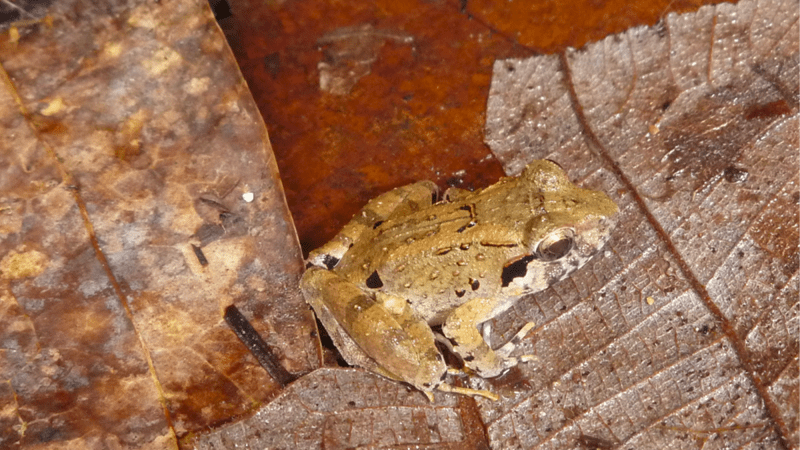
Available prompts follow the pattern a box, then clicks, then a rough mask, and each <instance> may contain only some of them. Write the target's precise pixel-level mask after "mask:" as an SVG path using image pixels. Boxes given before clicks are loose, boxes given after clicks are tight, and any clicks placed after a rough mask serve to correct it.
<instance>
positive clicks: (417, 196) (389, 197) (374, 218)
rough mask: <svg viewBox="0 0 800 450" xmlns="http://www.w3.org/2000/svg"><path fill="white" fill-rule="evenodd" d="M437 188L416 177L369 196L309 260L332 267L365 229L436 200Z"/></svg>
mask: <svg viewBox="0 0 800 450" xmlns="http://www.w3.org/2000/svg"><path fill="white" fill-rule="evenodd" d="M438 193H439V188H438V187H437V186H436V184H435V183H433V182H431V181H418V182H416V183H412V184H408V185H405V186H401V187H398V188H395V189H392V190H391V191H389V192H386V193H383V194H381V195H379V196H377V197H375V198H373V199H372V200H370V201H369V202H368V203H367V204H366V205H364V207H363V208H361V211H359V212H358V213H357V214H356V215H355V216H353V219H352V220H351V221H350V222H349V223H348V224H347V225H345V226H344V228H342V231H340V232H339V234H337V235H336V236H335V237H334V238H333V239H331V241H330V242H328V243H327V244H325V245H323V246H322V247H320V248H318V249H316V250H314V251H312V252H311V253H310V254H309V255H308V262H309V263H310V264H311V265H314V266H317V267H325V268H327V269H333V268H334V267H336V264H338V262H339V260H341V259H342V257H343V256H344V254H345V253H346V252H347V250H348V249H349V248H350V247H351V246H352V245H353V243H354V242H356V241H357V240H358V239H359V238H361V237H362V235H363V234H364V233H365V232H369V231H372V230H373V229H374V228H376V227H377V226H378V225H380V224H381V222H383V221H385V220H387V219H391V218H392V217H397V216H403V215H408V214H411V213H413V212H415V211H418V210H420V209H423V208H426V207H428V206H431V205H432V204H433V203H434V202H436V197H437V195H438Z"/></svg>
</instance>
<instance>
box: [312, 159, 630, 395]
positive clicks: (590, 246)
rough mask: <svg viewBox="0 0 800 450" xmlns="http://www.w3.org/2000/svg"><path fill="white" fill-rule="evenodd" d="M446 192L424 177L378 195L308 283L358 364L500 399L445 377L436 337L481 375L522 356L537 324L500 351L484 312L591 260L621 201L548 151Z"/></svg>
mask: <svg viewBox="0 0 800 450" xmlns="http://www.w3.org/2000/svg"><path fill="white" fill-rule="evenodd" d="M436 195H437V188H436V185H435V184H434V183H432V182H429V181H421V182H418V183H414V184H410V185H408V186H403V187H400V188H397V189H394V190H392V191H390V192H387V193H385V194H383V195H380V196H378V197H377V198H375V199H373V200H371V201H370V202H369V203H367V205H366V206H365V207H364V208H363V209H362V210H361V212H360V213H358V214H357V215H356V216H355V217H354V218H353V219H352V220H351V221H350V223H348V224H347V225H346V226H345V227H344V228H343V229H342V231H341V232H340V233H339V234H338V235H337V236H336V237H335V238H334V239H333V240H331V241H330V242H328V243H327V244H325V245H323V246H322V247H320V248H319V249H317V250H315V251H313V252H311V254H310V255H309V260H308V265H309V267H308V270H307V271H306V273H305V275H304V276H303V278H302V281H301V289H302V291H303V294H304V296H305V298H306V300H307V301H308V303H309V304H310V305H311V306H312V308H313V309H314V312H315V313H316V314H317V317H319V319H320V321H321V322H322V324H323V325H324V326H325V328H326V330H328V333H329V334H330V335H331V338H332V339H333V342H334V344H335V345H336V347H337V348H338V349H339V351H340V352H341V354H342V356H343V357H344V359H345V360H346V361H347V362H348V363H350V364H352V365H357V366H361V367H364V368H366V369H368V370H371V371H373V372H376V373H379V374H381V375H383V376H385V377H388V378H391V379H394V380H399V381H404V382H406V383H409V384H411V385H412V386H414V387H416V388H417V389H420V390H421V391H423V392H424V393H426V394H427V395H428V397H429V398H432V395H431V392H432V391H433V390H435V389H438V390H441V391H447V392H459V393H463V394H470V395H474V394H478V395H484V396H486V397H489V398H496V396H495V395H494V394H492V393H490V392H487V391H478V390H472V389H465V388H457V387H453V386H451V385H449V384H447V383H445V382H444V381H445V378H446V375H447V373H448V370H447V366H446V364H445V361H444V358H443V356H442V354H441V353H440V352H439V350H438V349H437V347H436V345H435V342H436V341H439V342H442V343H444V344H446V345H447V346H448V347H449V348H450V349H451V350H452V351H453V352H454V353H455V354H456V355H458V356H460V357H461V358H462V359H463V361H464V364H465V365H466V367H467V368H468V369H470V370H471V371H473V372H475V373H476V374H477V375H479V376H481V377H494V376H497V375H500V374H501V373H502V372H503V371H504V370H506V369H508V368H509V367H512V366H514V365H516V364H517V363H518V361H519V360H520V358H517V357H512V356H510V354H511V352H512V351H513V350H514V348H515V345H516V344H517V343H518V342H519V341H520V340H521V339H522V338H523V337H524V336H525V334H526V333H527V332H528V331H529V330H530V329H531V328H532V327H533V326H534V324H533V323H529V324H527V325H525V326H524V327H523V328H522V329H521V330H520V331H519V332H518V333H517V334H516V336H515V337H514V338H512V339H511V340H510V341H509V342H507V343H506V344H505V345H502V346H500V347H499V348H498V349H493V348H492V347H491V346H490V344H489V342H487V336H488V335H489V333H488V325H485V322H487V321H488V320H490V319H492V318H494V317H496V316H497V315H499V314H501V313H502V312H504V311H506V310H507V309H508V308H510V307H511V306H512V305H513V304H514V303H515V302H516V301H517V300H518V299H519V298H520V297H521V296H522V295H525V294H530V293H534V292H538V291H541V290H543V289H546V288H547V287H548V286H550V285H552V284H554V283H556V282H558V281H559V280H562V279H564V278H565V277H567V276H568V275H569V274H570V273H571V272H573V271H574V270H576V269H578V268H579V267H581V266H582V265H583V264H585V263H586V262H587V261H588V260H589V259H590V258H591V257H592V255H594V254H595V253H597V252H598V251H599V250H600V249H601V248H602V247H603V245H604V244H605V242H606V240H607V239H608V236H609V233H610V230H611V228H612V227H613V225H614V215H615V214H616V212H617V210H618V208H617V206H616V205H615V204H614V202H613V201H611V199H610V198H609V197H608V196H606V195H605V194H604V193H602V192H597V191H592V190H587V189H581V188H579V187H576V186H575V185H573V184H572V183H571V182H570V181H569V179H567V176H566V174H565V173H564V171H563V170H561V168H560V167H559V166H558V165H556V164H555V163H553V162H550V161H545V160H536V161H533V162H531V163H530V164H529V165H528V166H527V168H526V169H525V170H524V171H523V172H522V174H520V175H519V176H517V177H508V178H503V179H501V180H500V181H498V182H497V183H496V184H494V185H492V186H489V187H487V188H485V189H481V190H478V191H475V192H469V191H465V190H458V189H449V190H448V191H447V192H446V193H445V195H444V199H443V200H441V201H439V202H437V203H435V199H436ZM435 326H441V333H443V335H444V336H441V335H440V334H438V333H437V332H434V331H433V330H432V328H431V327H435Z"/></svg>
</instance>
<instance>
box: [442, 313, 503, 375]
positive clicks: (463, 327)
mask: <svg viewBox="0 0 800 450" xmlns="http://www.w3.org/2000/svg"><path fill="white" fill-rule="evenodd" d="M494 303H495V302H494V301H492V300H491V299H485V298H476V299H472V300H470V301H468V302H467V303H464V304H463V305H461V306H459V307H458V308H456V309H455V310H453V312H452V313H450V315H449V316H448V317H447V320H446V321H445V323H444V326H443V327H442V331H443V332H444V335H445V336H447V337H448V338H450V339H451V340H453V341H455V346H454V347H453V350H454V351H455V352H456V353H457V354H458V355H459V356H461V358H462V359H463V360H464V364H466V366H467V367H469V368H470V369H472V370H474V371H476V372H477V373H478V375H480V376H482V377H487V378H488V377H494V376H497V375H500V373H501V372H503V371H504V370H505V369H507V368H509V367H511V366H513V365H515V364H516V363H517V360H516V358H510V357H508V356H507V355H508V352H507V349H504V351H503V352H502V353H501V354H498V353H497V352H495V351H494V350H492V348H491V347H490V346H489V344H487V343H486V341H485V340H484V339H483V336H481V333H480V332H479V331H478V325H479V324H480V323H481V322H483V321H485V320H486V318H487V317H490V313H491V311H492V309H493V308H494ZM512 348H513V347H512Z"/></svg>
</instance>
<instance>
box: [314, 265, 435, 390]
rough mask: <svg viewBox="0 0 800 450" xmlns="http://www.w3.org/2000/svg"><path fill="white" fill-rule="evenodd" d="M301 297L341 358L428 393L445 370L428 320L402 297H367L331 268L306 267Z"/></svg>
mask: <svg viewBox="0 0 800 450" xmlns="http://www.w3.org/2000/svg"><path fill="white" fill-rule="evenodd" d="M300 287H301V289H302V291H303V295H304V296H305V298H306V301H308V302H309V303H310V304H311V306H312V308H314V311H315V312H316V313H317V317H319V319H320V321H321V322H322V324H323V325H324V326H325V329H326V330H328V332H329V334H330V335H331V338H332V339H333V341H334V344H336V347H337V348H338V349H339V350H340V352H341V353H342V356H343V357H344V359H345V360H346V361H347V362H348V363H350V364H353V365H359V366H361V367H364V368H366V369H369V370H372V371H373V372H376V373H379V374H381V375H383V376H385V377H387V378H392V379H395V380H399V381H404V382H406V383H409V384H411V385H412V386H414V387H416V388H417V389H420V390H422V391H424V392H426V393H430V391H431V390H433V389H435V388H436V387H437V386H439V385H440V383H441V382H442V380H443V379H444V377H445V375H446V373H447V366H446V365H445V363H444V358H443V357H442V355H441V353H439V350H438V349H437V348H436V345H435V343H434V340H435V337H434V334H433V331H432V330H431V329H430V327H429V326H428V324H427V323H426V322H425V321H424V320H422V319H420V318H418V317H416V315H415V314H414V313H413V311H412V310H411V309H410V308H409V307H408V306H407V303H406V302H405V301H394V299H383V300H384V301H386V304H385V305H384V304H383V303H381V302H380V301H377V300H376V299H374V298H372V297H371V296H369V295H367V294H366V293H365V292H364V291H363V290H361V289H360V288H359V287H358V286H356V285H355V284H353V283H351V282H350V281H348V280H346V279H345V278H343V277H341V276H340V275H338V274H337V273H335V272H332V271H329V270H325V269H321V268H318V267H311V268H309V269H308V270H307V271H306V273H305V274H304V275H303V279H302V280H301V282H300Z"/></svg>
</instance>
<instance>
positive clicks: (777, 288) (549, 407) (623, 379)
mask: <svg viewBox="0 0 800 450" xmlns="http://www.w3.org/2000/svg"><path fill="white" fill-rule="evenodd" d="M799 99H800V94H799V93H798V11H797V5H796V3H793V2H788V1H784V2H779V1H776V2H771V1H758V2H757V1H742V2H740V3H739V4H738V5H736V6H734V5H728V4H722V5H717V6H715V7H703V8H701V9H700V10H699V11H698V12H697V13H694V14H685V15H680V16H678V15H669V16H668V17H667V19H666V20H665V21H664V22H663V23H661V24H659V25H658V26H656V27H653V28H637V29H632V30H630V31H628V32H626V33H623V34H621V35H618V36H612V37H609V38H607V39H605V40H604V41H602V42H599V43H596V44H591V45H589V46H587V47H586V48H585V49H582V50H577V51H569V52H567V53H566V54H564V55H561V56H547V57H540V58H531V59H527V60H506V61H498V62H497V63H496V64H495V77H494V79H493V84H492V91H491V94H490V99H489V107H488V113H487V116H488V117H487V138H488V140H489V142H490V144H491V145H492V149H493V150H494V151H495V153H496V154H497V155H498V157H499V158H500V159H501V161H502V162H503V163H504V165H505V167H506V170H507V171H508V172H511V173H514V172H518V171H519V170H521V168H522V167H523V165H524V164H525V163H526V162H527V161H528V160H530V159H533V158H551V159H553V160H555V161H557V162H559V163H561V164H562V165H563V166H564V167H565V168H567V169H568V170H569V172H570V173H571V175H572V176H573V177H574V178H577V179H582V180H583V181H584V184H587V185H590V186H593V187H598V188H601V189H603V190H604V191H606V192H612V193H616V198H617V199H618V203H619V204H620V206H621V209H622V217H621V220H620V224H621V226H619V227H618V229H617V230H616V231H615V233H614V236H613V237H612V240H611V246H610V248H608V251H607V255H606V257H605V258H602V259H596V260H595V261H593V264H592V266H593V267H590V268H589V269H588V270H584V273H583V274H578V275H575V276H573V277H572V278H573V280H572V283H562V284H561V285H559V286H556V287H555V289H552V290H550V291H549V292H547V293H545V295H541V296H536V297H535V298H533V299H528V300H527V301H526V302H523V303H521V304H519V305H517V311H518V316H519V317H515V318H514V319H513V321H512V323H513V325H512V329H513V326H514V325H516V326H519V325H520V324H522V323H524V322H526V321H528V320H534V321H536V322H537V323H539V324H541V325H542V326H541V328H539V329H538V330H537V332H536V334H535V335H534V336H533V338H532V341H533V347H532V352H533V353H534V354H536V355H538V356H539V362H538V364H537V363H534V364H529V365H527V366H525V367H524V368H523V373H524V374H526V375H527V374H529V375H530V376H529V377H528V378H529V379H530V383H531V385H532V387H531V392H530V394H532V397H531V398H524V399H523V398H515V399H514V400H510V401H509V402H507V403H505V404H502V405H490V404H487V405H485V406H486V408H485V410H484V414H485V417H486V418H487V425H488V427H489V436H490V439H491V441H492V444H493V445H495V446H497V447H498V448H516V447H521V448H531V447H536V448H567V447H570V446H574V445H576V444H575V442H576V439H577V437H578V436H581V435H583V434H587V435H591V436H596V437H599V438H602V439H604V440H606V441H608V442H613V443H616V444H615V445H619V446H620V447H621V448H672V446H676V445H677V446H680V447H682V448H694V447H695V446H697V447H700V446H706V445H720V444H722V443H724V445H725V446H729V447H747V446H763V448H781V446H791V445H793V444H792V443H796V442H797V440H798V437H800V436H798V404H797V398H798V382H797V377H798V369H797V363H798V333H799V332H800V322H799V318H798V317H799V316H798V308H799V306H798V278H797V275H798V262H799V261H798V248H797V244H798V195H799V194H798V169H799V167H798V158H797V156H798V155H797V142H798V121H797V119H798V115H797V114H798V100H799ZM650 298H652V299H653V300H650V301H648V299H650ZM529 350H530V348H529ZM524 397H527V396H524ZM559 411H562V412H559ZM523 423H524V424H525V425H523ZM526 425H528V426H526Z"/></svg>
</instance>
